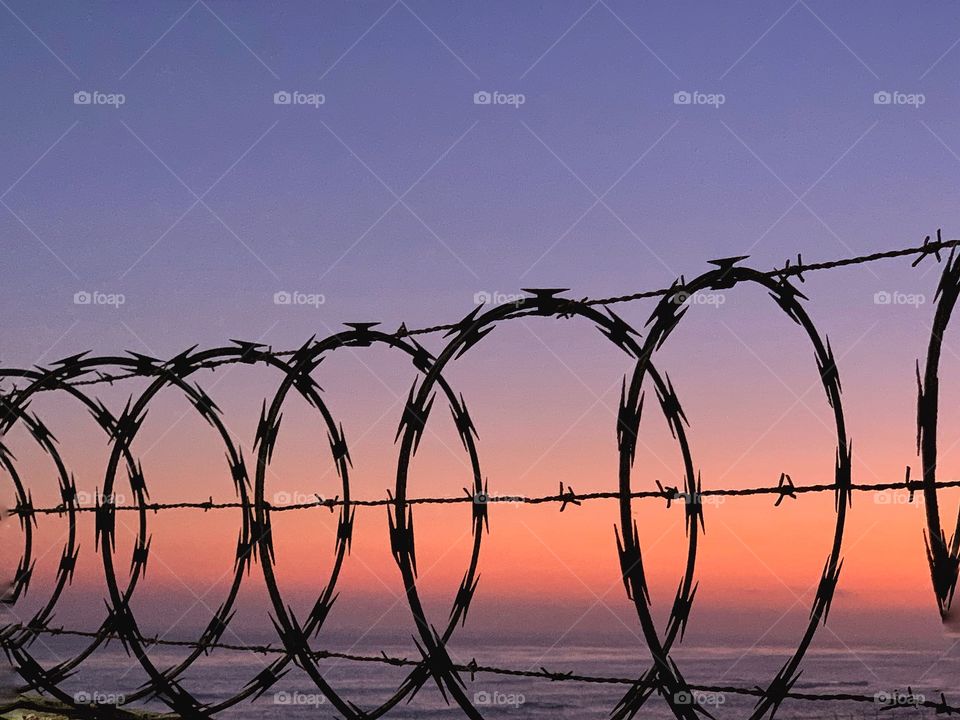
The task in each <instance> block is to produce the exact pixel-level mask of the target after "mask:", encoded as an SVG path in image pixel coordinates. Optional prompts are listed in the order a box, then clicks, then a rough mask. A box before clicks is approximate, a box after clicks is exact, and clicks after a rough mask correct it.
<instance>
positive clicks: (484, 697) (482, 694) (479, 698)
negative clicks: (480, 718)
mask: <svg viewBox="0 0 960 720" xmlns="http://www.w3.org/2000/svg"><path fill="white" fill-rule="evenodd" d="M492 702H493V698H492V697H491V696H490V693H488V692H487V691H486V690H480V691H479V692H476V693H474V694H473V704H474V705H489V704H490V703H492Z"/></svg>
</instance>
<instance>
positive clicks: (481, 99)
mask: <svg viewBox="0 0 960 720" xmlns="http://www.w3.org/2000/svg"><path fill="white" fill-rule="evenodd" d="M492 102H493V95H491V94H490V93H488V92H487V91H486V90H480V91H478V92H475V93H474V94H473V104H474V105H489V104H490V103H492Z"/></svg>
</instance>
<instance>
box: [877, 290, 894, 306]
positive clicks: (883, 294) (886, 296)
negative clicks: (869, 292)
mask: <svg viewBox="0 0 960 720" xmlns="http://www.w3.org/2000/svg"><path fill="white" fill-rule="evenodd" d="M891 302H893V296H892V295H891V294H890V293H888V292H887V291H886V290H881V291H880V292H877V293H874V294H873V304H874V305H889V304H890V303H891Z"/></svg>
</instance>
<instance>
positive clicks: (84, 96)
mask: <svg viewBox="0 0 960 720" xmlns="http://www.w3.org/2000/svg"><path fill="white" fill-rule="evenodd" d="M91 102H93V96H92V95H91V94H90V93H88V92H87V91H86V90H78V91H77V92H75V93H74V94H73V104H74V105H89V104H90V103H91Z"/></svg>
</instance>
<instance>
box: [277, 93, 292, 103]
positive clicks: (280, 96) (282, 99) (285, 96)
mask: <svg viewBox="0 0 960 720" xmlns="http://www.w3.org/2000/svg"><path fill="white" fill-rule="evenodd" d="M292 101H293V96H292V95H291V94H290V93H288V92H287V91H286V90H278V91H277V92H275V93H274V94H273V104H274V105H289V104H290V103H291V102H292Z"/></svg>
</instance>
